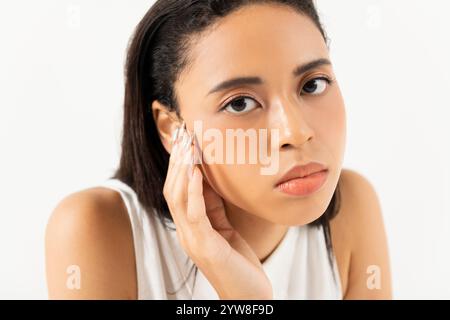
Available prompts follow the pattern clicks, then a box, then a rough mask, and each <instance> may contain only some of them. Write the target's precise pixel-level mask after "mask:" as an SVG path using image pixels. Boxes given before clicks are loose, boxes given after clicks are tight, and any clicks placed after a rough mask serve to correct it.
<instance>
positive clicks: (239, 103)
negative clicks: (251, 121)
mask: <svg viewBox="0 0 450 320" xmlns="http://www.w3.org/2000/svg"><path fill="white" fill-rule="evenodd" d="M257 106H258V103H257V102H256V101H255V100H254V99H252V98H250V97H239V98H237V99H234V100H233V101H231V102H230V103H228V104H227V105H226V106H225V107H223V108H222V110H224V111H227V112H229V113H233V114H245V113H247V112H250V111H252V110H253V109H255V108H256V107H257Z"/></svg>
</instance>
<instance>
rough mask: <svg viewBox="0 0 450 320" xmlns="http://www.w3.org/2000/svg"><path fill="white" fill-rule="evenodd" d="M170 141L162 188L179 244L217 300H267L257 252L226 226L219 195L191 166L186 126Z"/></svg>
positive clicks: (267, 290) (192, 148)
mask: <svg viewBox="0 0 450 320" xmlns="http://www.w3.org/2000/svg"><path fill="white" fill-rule="evenodd" d="M174 140H175V141H174V143H173V147H172V151H171V155H170V161H169V168H168V172H167V177H166V181H165V185H164V190H163V193H164V197H165V199H166V201H167V204H168V207H169V210H170V212H171V215H172V217H173V220H174V223H175V225H176V230H177V237H178V240H179V241H180V243H181V245H182V247H183V249H184V250H185V251H186V253H187V254H188V255H189V256H190V257H191V259H192V260H193V261H194V263H195V264H196V265H197V267H198V268H200V270H201V271H202V272H203V274H204V275H205V276H206V278H207V279H208V280H209V282H210V283H211V284H212V286H213V287H214V288H215V289H216V291H217V293H218V295H219V298H220V299H272V297H273V296H272V285H271V283H270V281H269V279H268V277H267V276H266V274H265V273H264V270H263V268H262V265H261V263H260V261H259V259H258V257H257V256H256V254H255V253H254V252H253V250H252V249H251V248H250V246H249V245H248V244H247V242H246V241H245V240H244V239H243V238H242V237H241V236H240V235H239V233H238V232H237V231H236V230H235V229H234V228H233V227H232V226H231V224H230V222H229V221H228V218H227V216H226V212H225V208H224V203H223V200H222V198H221V197H220V196H219V195H218V194H217V193H216V192H215V191H214V190H213V189H212V188H211V186H209V184H208V183H207V182H206V181H203V176H202V172H201V171H200V168H198V167H197V166H196V165H194V161H193V157H194V152H196V148H195V147H196V146H193V145H192V142H193V140H194V139H193V138H192V137H189V135H188V133H187V132H186V129H185V125H183V126H182V127H181V128H180V129H179V130H178V136H176V135H175V137H174ZM203 182H204V183H203Z"/></svg>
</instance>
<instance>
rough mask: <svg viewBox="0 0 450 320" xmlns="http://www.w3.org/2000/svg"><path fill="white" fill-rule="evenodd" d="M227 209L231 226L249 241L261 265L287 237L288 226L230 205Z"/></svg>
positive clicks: (226, 205)
mask: <svg viewBox="0 0 450 320" xmlns="http://www.w3.org/2000/svg"><path fill="white" fill-rule="evenodd" d="M225 209H226V212H227V217H228V220H229V221H230V223H231V225H232V226H233V227H234V229H235V230H236V231H237V232H239V234H240V235H241V237H243V238H244V240H245V241H247V243H248V244H249V246H250V247H251V248H252V249H253V251H254V252H255V254H256V256H257V257H258V259H259V261H260V262H261V263H263V262H264V261H265V260H266V259H267V258H268V257H269V256H270V255H271V254H272V252H273V251H274V250H275V249H276V248H277V246H278V245H279V244H280V242H281V240H282V239H283V237H284V236H285V235H286V232H287V229H288V226H285V225H280V224H275V223H272V222H270V221H268V220H265V219H262V218H259V217H258V216H256V215H254V214H251V213H249V212H246V211H244V210H242V209H241V208H238V207H236V206H234V205H232V204H230V203H226V204H225Z"/></svg>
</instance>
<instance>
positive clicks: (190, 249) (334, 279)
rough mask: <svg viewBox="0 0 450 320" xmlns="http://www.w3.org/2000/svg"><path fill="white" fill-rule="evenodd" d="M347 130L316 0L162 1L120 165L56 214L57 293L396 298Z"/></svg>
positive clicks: (140, 48)
mask: <svg viewBox="0 0 450 320" xmlns="http://www.w3.org/2000/svg"><path fill="white" fill-rule="evenodd" d="M225 137H226V138H225ZM230 137H231V138H236V139H234V140H239V139H241V138H243V139H241V140H240V142H238V143H235V144H233V143H230V141H232V140H233V139H229V138H230ZM224 139H226V141H224ZM345 139H346V125H345V107H344V102H343V99H342V96H341V93H340V90H339V87H338V83H337V82H336V79H335V75H334V73H333V69H332V64H331V62H330V59H329V54H328V47H327V38H326V35H325V32H324V30H323V29H322V26H321V23H320V20H319V17H318V15H317V12H316V9H315V7H314V4H313V2H312V1H304V0H285V1H281V0H280V1H244V0H241V1H211V0H210V1H207V0H203V1H186V0H160V1H157V2H156V3H155V4H154V5H153V6H152V8H151V9H150V10H149V12H148V13H147V14H146V15H145V17H144V18H143V19H142V21H141V22H140V23H139V25H138V26H137V28H136V31H135V34H134V36H133V38H132V41H131V43H130V46H129V50H128V56H127V64H126V91H125V110H124V128H123V141H122V156H121V161H120V166H119V168H118V170H117V172H116V174H115V175H114V177H112V178H111V179H109V180H107V181H105V182H104V183H103V184H101V185H100V186H97V187H94V188H90V189H88V190H83V191H80V192H77V193H74V194H72V195H69V196H68V197H67V198H65V199H64V200H62V201H61V203H60V204H59V205H58V206H57V207H56V209H55V210H54V212H53V214H52V216H51V218H50V220H49V223H48V226H47V231H46V255H47V257H46V259H47V260H46V261H47V262H46V263H47V266H46V267H47V281H48V288H49V296H50V297H51V298H94V299H215V298H220V299H340V298H346V299H355V298H356V299H360V298H361V299H365V298H367V299H370V298H381V299H383V298H390V297H391V288H390V286H391V285H390V271H389V258H388V250H387V241H386V237H385V232H384V227H383V221H382V216H381V210H380V205H379V202H378V199H377V196H376V193H375V191H374V189H373V187H372V186H371V184H370V183H369V182H368V181H367V180H366V179H365V178H364V177H363V176H361V175H359V174H358V173H356V172H353V171H350V170H344V169H342V162H343V156H344V150H345ZM234 140H233V141H234ZM244 142H248V144H246V143H244ZM262 155H263V156H262ZM235 156H236V157H237V158H238V160H236V157H235ZM239 157H240V158H239Z"/></svg>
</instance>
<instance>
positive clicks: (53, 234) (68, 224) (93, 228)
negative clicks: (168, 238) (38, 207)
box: [45, 187, 136, 299]
mask: <svg viewBox="0 0 450 320" xmlns="http://www.w3.org/2000/svg"><path fill="white" fill-rule="evenodd" d="M126 210H127V209H126V207H125V205H124V203H123V201H122V198H121V196H120V194H119V193H118V192H116V191H114V190H111V189H107V188H101V187H98V188H90V189H86V190H82V191H79V192H75V193H73V194H70V195H68V196H67V197H65V198H64V199H63V200H61V201H60V202H59V203H58V205H57V206H56V208H55V209H54V210H53V212H52V214H51V216H50V218H49V220H48V224H47V228H46V234H45V251H46V273H47V285H48V293H49V298H55V299H116V298H117V299H134V298H136V271H135V257H134V246H133V235H132V230H131V224H130V221H129V217H128V213H127V211H126Z"/></svg>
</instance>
